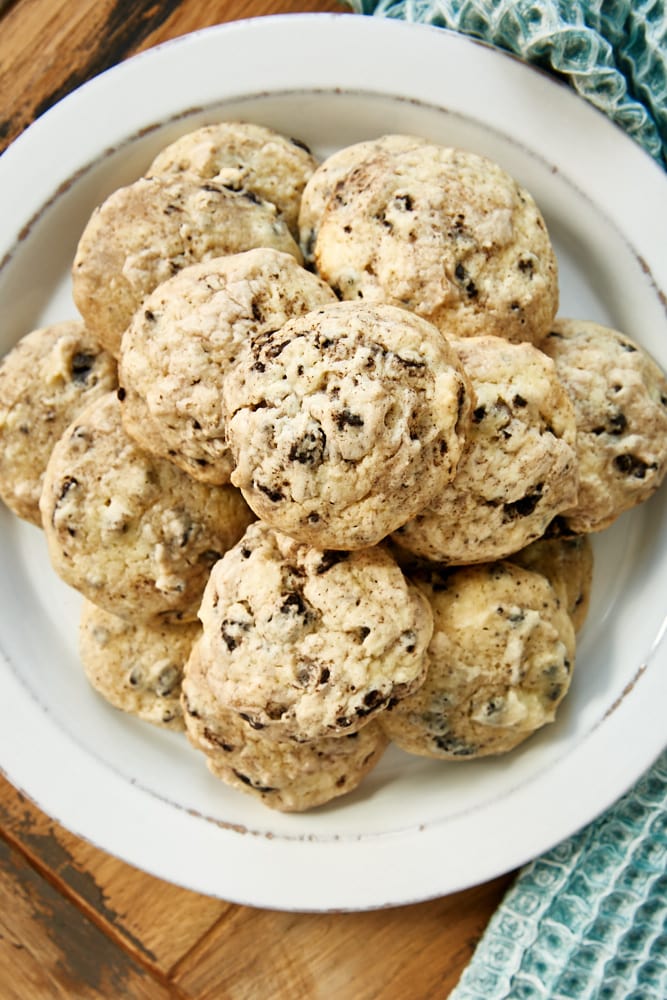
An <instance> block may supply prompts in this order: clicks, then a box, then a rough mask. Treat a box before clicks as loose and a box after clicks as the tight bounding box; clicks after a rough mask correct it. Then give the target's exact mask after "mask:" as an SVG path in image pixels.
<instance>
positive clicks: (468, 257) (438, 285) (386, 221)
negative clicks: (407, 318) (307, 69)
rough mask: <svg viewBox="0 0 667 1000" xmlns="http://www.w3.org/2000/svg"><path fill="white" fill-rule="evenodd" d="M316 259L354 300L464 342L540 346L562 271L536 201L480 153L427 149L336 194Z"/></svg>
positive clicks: (350, 180) (354, 174)
mask: <svg viewBox="0 0 667 1000" xmlns="http://www.w3.org/2000/svg"><path fill="white" fill-rule="evenodd" d="M314 258H315V263H316V266H317V269H318V271H319V273H320V274H321V275H322V277H323V278H324V279H325V280H326V281H327V282H328V283H329V284H331V285H332V287H333V288H334V289H335V290H336V291H337V292H338V294H339V295H340V297H342V298H344V299H359V298H363V299H364V300H366V301H369V302H389V303H391V304H393V305H396V306H400V307H402V308H404V309H409V310H412V311H414V312H416V313H418V314H419V315H420V316H423V317H424V318H425V319H428V320H430V321H431V322H432V323H434V324H435V325H436V326H438V327H439V328H440V329H441V330H442V331H443V332H445V333H450V334H455V335H457V336H460V337H463V336H471V335H479V334H492V335H495V336H500V337H504V338H505V339H507V340H511V341H515V342H518V341H531V342H536V341H538V340H540V339H541V338H542V337H543V336H544V335H545V334H546V333H547V332H548V330H549V326H550V324H551V322H552V320H553V318H554V316H555V314H556V310H557V307H558V269H557V261H556V256H555V253H554V250H553V247H552V245H551V240H550V238H549V234H548V232H547V229H546V226H545V223H544V219H543V218H542V215H541V213H540V211H539V209H538V207H537V205H536V204H535V201H534V199H533V198H532V197H531V195H530V194H529V193H528V192H527V191H526V190H525V189H524V188H523V187H521V186H520V185H519V184H518V183H517V182H516V181H515V180H514V179H513V178H512V177H510V176H509V175H508V174H507V173H506V172H505V171H504V170H503V169H502V168H501V167H500V166H498V165H497V164H495V163H493V162H492V161H490V160H488V159H486V158H485V157H482V156H478V155H477V154H475V153H471V152H467V151H463V150H459V149H452V148H449V147H444V146H438V145H435V144H433V143H424V144H421V145H415V146H414V147H413V148H409V149H406V150H404V151H402V152H396V153H393V154H392V155H391V156H389V157H385V158H384V159H381V158H376V159H371V160H368V161H366V162H364V163H361V164H360V165H359V166H358V167H356V168H355V169H353V170H352V171H350V172H349V173H348V174H346V175H345V177H344V178H343V179H342V180H341V181H340V182H339V183H338V184H337V185H336V188H335V191H334V194H333V196H332V197H331V198H329V200H328V202H327V205H326V209H325V211H324V213H323V214H322V216H321V219H320V223H319V230H318V232H317V237H316V240H315V249H314Z"/></svg>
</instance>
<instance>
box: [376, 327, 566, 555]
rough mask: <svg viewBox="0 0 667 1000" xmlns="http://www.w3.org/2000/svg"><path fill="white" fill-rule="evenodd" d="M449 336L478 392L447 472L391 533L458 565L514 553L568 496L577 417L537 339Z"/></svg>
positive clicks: (414, 548) (535, 534)
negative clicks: (463, 440)
mask: <svg viewBox="0 0 667 1000" xmlns="http://www.w3.org/2000/svg"><path fill="white" fill-rule="evenodd" d="M452 344H453V346H454V347H455V348H456V350H457V353H458V354H459V357H460V359H461V362H462V364H463V367H464V369H465V371H466V374H467V375H468V377H469V378H470V381H471V383H472V387H473V392H474V396H475V404H474V409H473V413H472V425H471V427H470V431H469V436H468V448H467V450H466V452H465V454H464V456H463V458H462V460H461V462H460V463H459V468H458V471H457V473H456V477H455V478H454V480H453V481H452V482H451V483H449V484H448V485H447V486H445V487H444V489H443V490H442V491H441V492H440V494H439V495H438V497H437V498H436V499H435V501H433V502H432V503H431V504H430V506H429V508H428V510H425V511H423V512H422V513H420V514H418V515H417V517H416V518H414V519H413V520H412V521H409V522H408V523H407V524H406V525H404V526H403V527H402V528H400V529H399V530H398V532H397V534H396V541H397V542H398V543H399V544H400V545H401V546H402V547H404V548H406V549H408V550H409V551H411V552H413V553H415V554H417V555H420V556H423V557H425V558H427V559H433V560H435V561H436V562H444V563H447V564H449V565H463V564H466V563H476V562H488V561H490V560H492V559H501V558H503V557H504V556H507V555H509V554H510V553H512V552H516V551H517V550H518V549H520V548H522V547H523V546H525V545H527V544H528V543H529V542H531V541H532V540H533V539H535V538H539V537H540V536H541V535H543V534H544V532H545V530H546V528H547V526H548V525H549V522H550V521H551V520H552V519H553V518H554V517H555V516H556V515H557V514H559V513H560V512H561V511H563V510H564V509H565V508H566V507H569V506H571V505H572V503H573V502H575V500H576V496H577V459H576V425H575V415H574V409H573V407H572V404H571V402H570V400H569V398H568V395H567V393H566V392H565V389H564V388H563V386H562V385H561V383H560V381H559V380H558V377H557V375H556V370H555V367H554V365H553V363H552V362H551V361H550V359H549V358H547V357H545V356H544V354H542V353H541V352H540V351H539V350H538V349H537V348H535V347H533V346H532V345H530V344H509V343H508V342H507V341H506V340H502V339H501V338H500V337H468V338H466V339H464V340H456V341H452Z"/></svg>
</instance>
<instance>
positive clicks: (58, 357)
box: [0, 320, 117, 527]
mask: <svg viewBox="0 0 667 1000" xmlns="http://www.w3.org/2000/svg"><path fill="white" fill-rule="evenodd" d="M116 384H117V376H116V362H115V359H114V358H113V357H112V356H111V355H110V354H109V353H108V352H107V351H105V350H103V349H102V346H101V345H100V344H99V343H98V341H97V340H95V339H94V338H93V337H92V336H91V335H90V334H89V333H88V332H87V331H86V329H85V327H84V325H83V323H82V322H81V321H80V320H64V321H63V322H61V323H54V324H53V325H51V326H46V327H41V328H40V329H38V330H32V331H31V332H30V333H27V334H26V335H25V336H24V337H22V338H21V340H20V341H19V342H18V343H17V344H16V346H15V347H14V348H12V350H11V351H10V352H9V353H8V354H7V355H5V357H4V358H3V359H2V362H0V497H2V499H3V500H4V502H5V503H6V504H7V506H8V507H9V508H10V510H12V511H13V512H14V513H15V514H17V515H18V516H19V517H21V518H23V519H24V520H26V521H30V523H31V524H35V525H37V526H38V527H41V525H42V519H41V516H40V513H39V498H40V495H41V493H42V481H43V478H44V469H45V468H46V463H47V462H48V460H49V456H50V454H51V451H52V449H53V446H54V445H55V443H56V441H57V440H58V438H59V437H60V435H61V434H62V432H63V431H64V430H65V428H66V427H67V425H68V424H69V423H70V421H71V420H72V419H74V417H75V416H76V414H77V413H78V412H79V411H80V410H82V409H83V408H84V407H85V406H86V405H87V403H88V402H90V400H92V399H95V398H97V397H98V396H101V395H103V394H104V393H107V392H109V390H111V389H114V388H115V387H116Z"/></svg>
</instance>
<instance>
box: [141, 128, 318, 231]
mask: <svg viewBox="0 0 667 1000" xmlns="http://www.w3.org/2000/svg"><path fill="white" fill-rule="evenodd" d="M316 167H317V160H316V159H315V157H314V156H313V155H312V153H311V152H310V150H309V149H308V147H307V146H306V145H305V144H304V143H303V142H301V141H300V140H299V139H292V138H290V137H288V136H286V135H282V134H280V133H279V132H276V131H274V130H273V129H271V128H267V127H266V126H264V125H255V124H253V123H252V122H239V121H231V122H217V123H216V124H214V125H204V126H202V127H201V128H198V129H195V130H194V131H193V132H188V133H187V134H186V135H182V136H180V137H179V138H178V139H176V140H174V142H172V143H170V144H169V145H168V146H166V147H165V148H164V149H163V150H162V151H161V152H160V153H158V155H157V156H156V157H155V159H154V160H153V162H152V163H151V165H150V167H149V168H148V170H147V171H146V175H147V176H156V175H159V174H179V173H183V172H187V173H192V174H196V175H197V176H198V177H201V178H203V179H204V180H215V181H216V182H217V183H219V184H224V185H225V187H228V188H231V190H233V191H246V192H251V193H252V194H255V195H257V196H258V197H259V198H261V199H262V200H263V201H270V202H272V203H273V204H274V205H275V206H276V208H277V209H278V211H279V212H280V213H281V214H282V215H283V217H284V219H285V222H286V223H287V225H288V226H289V228H290V230H291V231H292V233H294V234H295V235H296V233H297V231H298V230H297V219H298V215H299V205H300V203H301V195H302V192H303V189H304V187H305V185H306V182H307V181H308V179H309V178H310V176H311V174H312V173H313V171H314V170H315V168H316Z"/></svg>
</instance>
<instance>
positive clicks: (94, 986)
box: [0, 838, 178, 1000]
mask: <svg viewBox="0 0 667 1000" xmlns="http://www.w3.org/2000/svg"><path fill="white" fill-rule="evenodd" d="M0 994H1V995H2V998H3V1000H27V998H34V1000H41V998H47V997H48V998H49V1000H60V998H62V1000H73V998H75V997H76V1000H88V998H90V1000H93V998H94V1000H99V998H101V997H109V998H111V997H114V998H115V997H118V998H120V997H132V998H133V1000H163V998H164V1000H167V998H168V997H171V998H172V1000H175V997H176V996H178V994H177V993H175V992H174V991H173V990H172V989H171V988H167V987H166V986H165V985H163V984H161V983H160V982H159V981H158V980H157V979H156V978H155V977H153V976H152V975H151V974H150V973H149V972H148V971H147V970H146V969H144V968H142V967H141V966H140V965H139V964H138V963H137V962H136V961H134V959H133V958H132V957H131V956H130V955H129V954H127V952H125V951H124V950H123V949H122V948H119V947H118V946H117V945H116V944H115V943H114V942H113V941H112V940H110V939H109V938H108V937H106V935H105V934H103V933H102V931H101V930H99V928H98V927H96V926H95V924H94V923H93V922H92V921H91V920H88V918H87V917H86V916H85V915H84V914H82V913H81V911H80V910H78V909H77V908H76V907H75V906H73V905H72V904H71V903H70V902H69V901H68V900H67V899H65V898H64V896H62V894H61V893H60V892H58V891H57V889H55V888H54V887H53V886H51V885H50V884H49V883H48V882H47V881H46V880H45V879H44V878H42V877H41V875H39V874H38V873H37V872H36V871H35V870H34V869H33V868H32V867H31V866H30V865H29V864H28V863H27V862H26V861H25V860H24V858H22V857H21V855H20V854H18V852H16V851H14V850H13V849H12V848H11V847H10V846H9V845H8V844H7V843H6V841H4V840H3V839H1V838H0Z"/></svg>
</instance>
